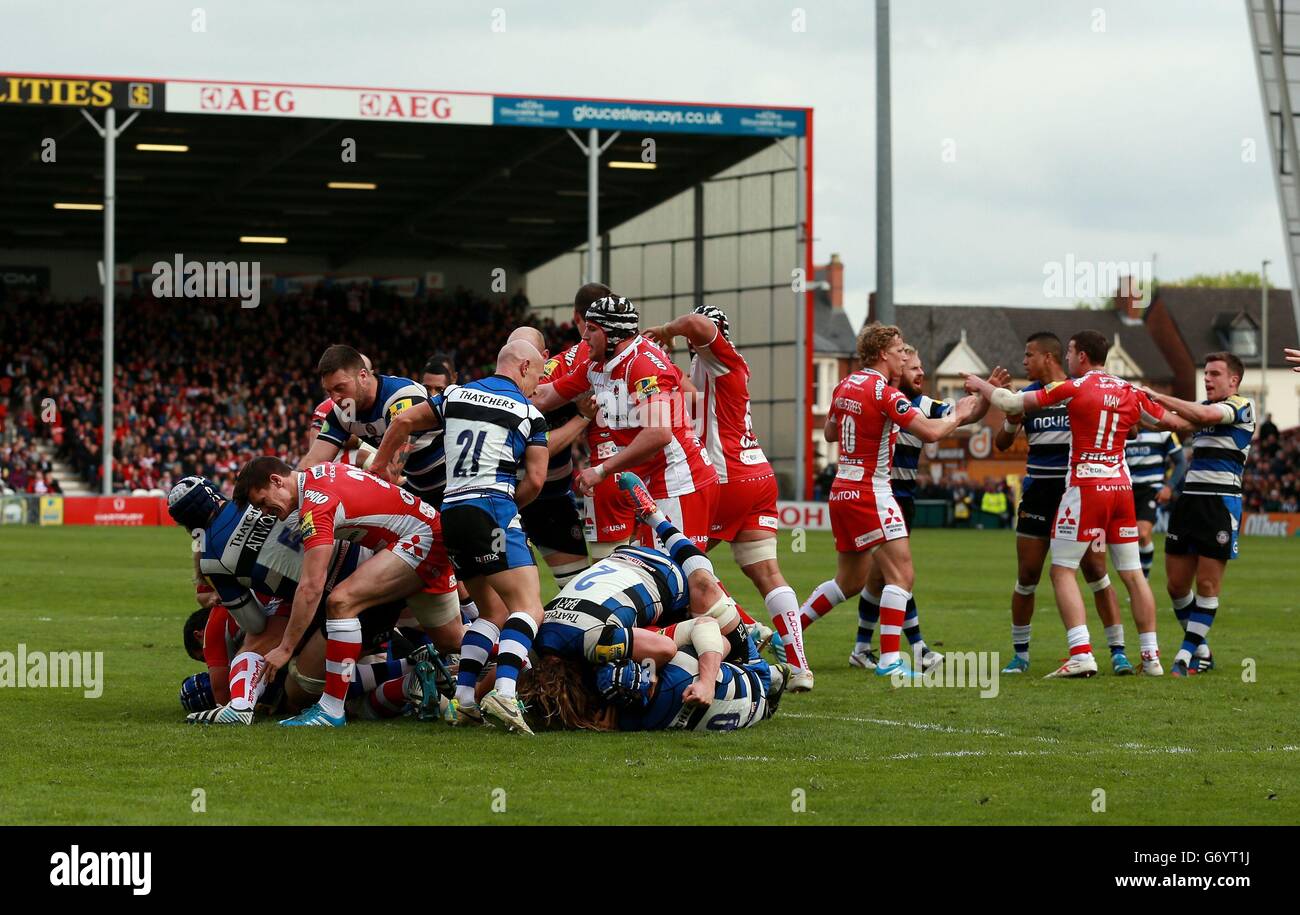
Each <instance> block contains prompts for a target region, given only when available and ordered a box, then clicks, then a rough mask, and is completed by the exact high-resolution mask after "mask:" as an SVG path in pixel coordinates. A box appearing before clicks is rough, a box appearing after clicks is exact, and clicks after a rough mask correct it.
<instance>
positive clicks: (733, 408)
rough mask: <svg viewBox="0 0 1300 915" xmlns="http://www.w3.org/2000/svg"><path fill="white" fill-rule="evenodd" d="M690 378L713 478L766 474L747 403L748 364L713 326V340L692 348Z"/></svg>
mask: <svg viewBox="0 0 1300 915" xmlns="http://www.w3.org/2000/svg"><path fill="white" fill-rule="evenodd" d="M691 383H692V384H694V385H695V387H696V388H698V389H699V391H700V393H701V394H702V395H703V396H704V411H703V413H704V447H705V448H707V449H708V452H709V459H710V460H711V461H712V462H713V469H714V470H715V471H717V474H718V482H720V483H727V482H731V481H733V480H734V481H736V482H740V481H741V480H751V479H754V478H757V477H764V476H768V475H770V474H771V473H772V465H771V464H769V463H768V461H767V455H766V454H764V453H763V448H762V446H761V445H759V443H758V438H757V437H756V436H755V435H754V419H753V416H752V415H751V414H750V408H749V365H748V364H747V363H746V362H745V358H744V357H743V356H741V355H740V353H739V352H737V351H736V348H735V347H734V346H732V344H731V341H730V340H728V339H727V338H726V337H724V336H722V334H721V333H718V332H717V330H716V328H715V329H714V337H713V342H711V343H709V344H708V346H702V347H697V348H696V350H695V358H694V359H692V360H691Z"/></svg>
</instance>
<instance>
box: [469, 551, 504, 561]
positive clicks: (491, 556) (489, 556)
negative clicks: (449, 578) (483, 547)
mask: <svg viewBox="0 0 1300 915" xmlns="http://www.w3.org/2000/svg"><path fill="white" fill-rule="evenodd" d="M500 558H501V554H500V553H484V554H483V555H482V556H475V557H474V561H475V562H478V563H489V562H496V561H497V560H498V559H500Z"/></svg>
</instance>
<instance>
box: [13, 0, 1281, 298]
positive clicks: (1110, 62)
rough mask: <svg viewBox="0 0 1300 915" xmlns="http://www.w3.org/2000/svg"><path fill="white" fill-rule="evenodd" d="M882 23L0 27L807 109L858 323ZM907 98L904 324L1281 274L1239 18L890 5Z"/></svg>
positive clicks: (591, 12)
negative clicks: (1157, 283) (1134, 285)
mask: <svg viewBox="0 0 1300 915" xmlns="http://www.w3.org/2000/svg"><path fill="white" fill-rule="evenodd" d="M872 7H873V4H872V3H870V2H868V0H856V2H837V0H804V2H800V3H797V4H796V3H791V2H781V3H777V2H769V0H726V2H722V0H718V2H707V3H706V2H704V0H694V2H674V0H659V2H655V3H645V2H626V0H604V2H590V0H563V2H555V0H490V2H469V0H455V2H451V0H446V2H437V0H434V2H424V0H419V2H417V0H404V2H389V0H367V2H365V3H359V2H355V0H311V2H308V0H294V2H289V0H259V2H257V3H251V2H244V0H239V2H236V0H207V2H204V0H187V2H179V0H172V2H164V0H117V2H114V3H103V2H101V0H93V2H92V0H57V2H53V0H50V2H44V3H33V2H31V0H21V2H15V0H0V11H2V12H3V18H0V21H3V22H4V24H5V29H4V30H5V40H4V47H5V55H4V62H3V67H4V69H6V70H11V71H43V72H64V73H84V74H94V75H122V76H156V77H188V78H209V79H237V80H248V81H255V80H267V81H282V82H306V83H312V82H319V83H333V84H358V85H381V86H404V87H410V88H427V89H448V90H455V89H460V90H474V91H484V92H516V93H539V94H557V95H578V96H582V95H598V96H607V97H627V98H653V99H674V100H681V101H709V102H739V103H755V104H790V105H811V106H813V107H814V108H815V109H816V142H817V146H816V175H815V195H816V196H815V206H816V210H815V217H816V226H815V231H816V257H817V260H818V261H819V262H821V261H824V260H825V259H826V258H827V257H829V255H830V254H831V252H838V253H839V254H840V255H841V256H842V257H843V259H844V261H845V264H846V283H847V286H848V298H849V305H850V308H851V309H853V310H854V311H856V312H860V311H861V310H862V309H863V307H864V306H865V301H866V296H867V292H868V291H869V290H870V289H872V288H873V285H874V274H875V217H874V201H875V191H874V181H875V178H874V175H875V146H874V132H875V131H874V117H875V108H874V92H875V78H874V73H875V61H874V25H873V16H872ZM197 8H201V9H202V10H203V11H204V13H205V18H206V29H207V30H206V32H204V33H195V32H194V31H192V29H191V22H192V10H194V9H197ZM496 9H501V10H504V13H505V31H504V32H493V31H492V28H491V25H492V21H493V11H494V10H496ZM801 13H802V17H801ZM801 20H802V22H803V23H804V24H805V26H806V28H805V30H803V31H798V30H797V29H796V28H795V26H796V25H797V24H798V23H799V22H800V21H801ZM893 86H894V96H893V98H894V169H895V175H894V212H895V286H896V299H897V301H899V302H904V303H951V304H976V303H984V304H1016V305H1044V304H1069V303H1068V302H1063V301H1060V300H1055V301H1053V300H1049V299H1047V298H1046V297H1045V296H1044V292H1043V282H1044V266H1045V265H1046V264H1049V263H1051V262H1063V261H1065V260H1066V258H1067V257H1073V258H1074V259H1075V260H1076V261H1098V262H1100V261H1125V262H1131V261H1149V260H1150V259H1151V258H1152V256H1155V257H1156V258H1157V262H1156V273H1157V274H1158V275H1159V276H1160V277H1163V278H1165V279H1170V278H1177V277H1182V276H1186V275H1189V274H1192V273H1197V272H1218V271H1222V270H1232V269H1249V270H1255V269H1258V266H1259V262H1260V260H1261V259H1262V258H1265V257H1267V258H1269V259H1271V260H1272V261H1273V262H1274V265H1275V266H1274V267H1273V268H1272V269H1273V275H1274V276H1275V277H1279V278H1280V272H1281V268H1280V265H1281V264H1282V263H1283V262H1284V260H1285V258H1284V255H1283V250H1282V240H1281V230H1280V226H1279V220H1278V216H1277V212H1276V206H1275V202H1274V193H1273V183H1272V178H1271V176H1270V164H1269V157H1268V153H1267V145H1266V143H1265V142H1264V134H1263V131H1264V124H1263V116H1262V113H1261V110H1260V102H1259V92H1258V88H1257V86H1256V80H1255V70H1254V62H1253V58H1252V56H1251V50H1250V40H1249V32H1248V29H1247V24H1246V16H1245V10H1244V4H1243V3H1241V2H1239V0H1082V2H1081V0H1050V2H1048V0H986V2H973V0H972V2H965V0H894V3H893ZM1248 140H1254V141H1255V142H1256V143H1257V144H1258V155H1257V156H1256V157H1255V161H1253V162H1251V161H1243V144H1244V143H1245V142H1246V141H1248ZM1070 301H1072V299H1071V300H1070Z"/></svg>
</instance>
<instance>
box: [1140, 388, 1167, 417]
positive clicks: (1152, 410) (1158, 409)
mask: <svg viewBox="0 0 1300 915" xmlns="http://www.w3.org/2000/svg"><path fill="white" fill-rule="evenodd" d="M1135 393H1136V394H1137V405H1138V409H1139V410H1141V411H1142V418H1143V419H1145V420H1148V421H1149V422H1159V421H1160V420H1162V419H1164V418H1165V408H1164V407H1162V406H1160V404H1158V403H1156V402H1155V401H1154V400H1152V399H1151V398H1150V397H1149V396H1148V395H1147V393H1146V391H1141V390H1136V389H1135Z"/></svg>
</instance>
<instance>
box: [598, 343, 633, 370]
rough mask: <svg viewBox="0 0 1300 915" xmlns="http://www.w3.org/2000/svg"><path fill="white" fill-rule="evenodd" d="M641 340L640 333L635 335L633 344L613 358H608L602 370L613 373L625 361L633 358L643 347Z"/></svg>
mask: <svg viewBox="0 0 1300 915" xmlns="http://www.w3.org/2000/svg"><path fill="white" fill-rule="evenodd" d="M641 340H642V337H641V335H640V334H637V335H636V336H635V337H633V338H632V345H631V346H629V347H628V348H627V349H625V350H623V352H621V353H619V354H618V355H617V356H615V357H614V358H613V359H608V360H606V361H605V364H604V365H603V366H601V371H603V372H607V373H609V374H613V373H614V372H615V371H616V370H617V369H618V367H619V366H620V365H622V364H623V362H624V361H626V360H628V359H631V358H633V356H634V355H635V354H636V353H637V352H638V351H639V350H640V349H641Z"/></svg>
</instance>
